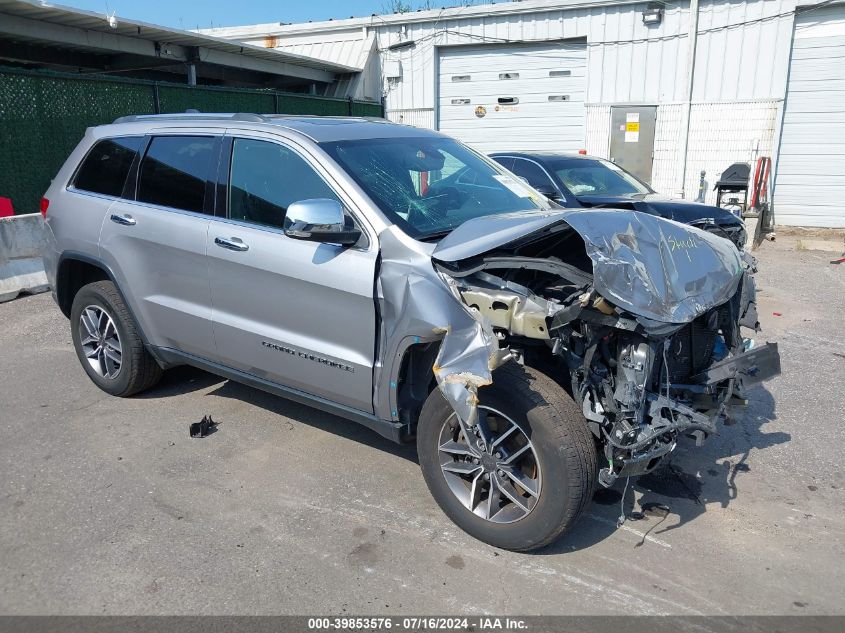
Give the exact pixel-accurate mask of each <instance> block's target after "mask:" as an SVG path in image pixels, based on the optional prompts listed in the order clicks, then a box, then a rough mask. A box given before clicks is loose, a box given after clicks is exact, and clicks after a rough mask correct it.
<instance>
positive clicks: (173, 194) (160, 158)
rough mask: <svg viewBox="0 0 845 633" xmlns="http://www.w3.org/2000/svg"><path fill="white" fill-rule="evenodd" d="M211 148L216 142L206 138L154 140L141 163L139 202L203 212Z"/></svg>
mask: <svg viewBox="0 0 845 633" xmlns="http://www.w3.org/2000/svg"><path fill="white" fill-rule="evenodd" d="M214 147H215V139H213V138H211V137H208V136H157V137H155V138H153V140H152V141H151V142H150V147H149V149H148V150H147V153H146V155H145V156H144V159H143V160H142V161H141V170H140V173H139V175H138V200H139V201H140V202H149V203H152V204H158V205H161V206H164V207H173V208H174V209H184V210H185V211H199V212H202V211H203V208H204V205H205V189H206V187H205V185H206V180H208V178H209V175H210V170H211V165H212V158H213V156H214Z"/></svg>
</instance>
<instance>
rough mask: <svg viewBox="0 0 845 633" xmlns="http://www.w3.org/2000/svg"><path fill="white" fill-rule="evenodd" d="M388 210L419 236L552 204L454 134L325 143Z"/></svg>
mask: <svg viewBox="0 0 845 633" xmlns="http://www.w3.org/2000/svg"><path fill="white" fill-rule="evenodd" d="M321 146H322V147H323V149H325V150H326V152H328V154H329V155H330V156H331V157H332V158H334V159H335V160H336V161H337V162H338V163H339V164H340V165H341V166H342V167H343V168H344V169H345V170H346V171H347V172H348V173H349V175H350V176H352V178H354V179H355V181H356V182H357V183H358V184H359V185H360V186H361V188H362V189H364V191H365V192H366V193H367V195H368V196H369V197H370V198H371V199H372V200H373V202H375V203H376V204H377V205H378V206H379V208H380V209H381V210H382V212H384V214H385V215H386V216H387V217H388V218H390V219H391V220H392V221H393V222H395V223H396V224H398V225H399V226H400V227H401V228H402V230H404V231H405V232H406V233H408V235H410V236H411V237H414V238H417V239H425V238H426V237H433V236H442V235H444V234H445V233H448V232H449V231H451V230H452V229H453V228H455V227H456V226H458V225H460V224H463V223H464V222H466V221H467V220H471V219H473V218H478V217H481V216H487V215H495V214H498V213H506V212H509V211H524V210H536V209H548V208H550V205H549V203H548V202H547V201H546V199H545V198H544V197H543V196H541V195H539V194H537V193H536V192H535V191H534V190H533V189H531V188H530V187H529V186H528V185H526V184H525V183H524V182H522V181H520V180H519V179H517V178H514V177H513V176H512V175H510V174H508V173H507V172H505V171H500V170H499V168H498V167H495V166H493V164H491V163H489V162H487V161H486V160H485V159H484V158H482V157H481V156H479V155H478V154H476V153H475V152H474V151H472V150H470V149H469V148H468V147H466V146H465V145H462V144H461V143H459V142H457V141H455V140H453V139H450V138H437V137H409V138H390V139H363V140H354V141H334V142H330V143H328V142H327V143H321Z"/></svg>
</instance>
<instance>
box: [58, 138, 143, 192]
mask: <svg viewBox="0 0 845 633" xmlns="http://www.w3.org/2000/svg"><path fill="white" fill-rule="evenodd" d="M143 141H144V139H143V137H141V136H127V137H120V138H109V139H104V140H102V141H98V142H97V143H96V144H95V145H94V147H93V148H91V151H90V152H88V155H87V156H86V157H85V160H83V161H82V165H80V167H79V171H78V172H77V173H76V178H75V179H74V182H73V186H74V187H75V188H77V189H81V190H83V191H91V192H93V193H101V194H104V195H107V196H120V194H121V193H123V185H124V184H125V183H126V176H128V175H129V169H130V168H131V167H132V161H133V160H135V156H136V155H137V154H138V151H139V150H140V149H141V143H143Z"/></svg>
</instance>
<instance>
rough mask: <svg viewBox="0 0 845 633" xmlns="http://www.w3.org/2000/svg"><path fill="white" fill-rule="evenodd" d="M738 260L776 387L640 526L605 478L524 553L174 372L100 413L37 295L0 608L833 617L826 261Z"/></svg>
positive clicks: (320, 428)
mask: <svg viewBox="0 0 845 633" xmlns="http://www.w3.org/2000/svg"><path fill="white" fill-rule="evenodd" d="M757 255H758V257H759V260H760V272H759V274H758V284H759V286H760V295H759V305H760V315H761V320H762V323H763V327H764V331H763V333H761V334H760V335H759V336H758V337H757V338H758V340H760V341H763V340H770V341H778V342H779V344H780V351H781V358H782V364H783V375H782V376H780V377H778V378H776V379H774V380H772V381H771V382H769V383H766V384H765V385H764V386H761V387H756V388H754V390H753V391H752V397H751V401H750V403H749V405H748V407H747V408H745V409H744V410H741V411H739V412H738V413H737V415H736V418H735V424H733V425H732V426H728V427H725V428H724V429H723V430H722V433H721V435H719V436H718V437H714V438H710V439H709V440H708V442H707V444H706V445H705V446H704V447H702V448H696V447H695V446H694V444H693V443H692V442H685V443H683V444H682V445H681V446H680V447H679V449H678V450H677V451H676V452H675V453H674V454H673V455H672V457H671V461H669V462H668V463H666V464H665V465H663V466H662V467H661V468H660V469H659V471H657V472H655V473H653V474H651V475H649V476H646V477H643V478H641V479H639V480H636V481H632V482H631V488H630V489H629V490H628V494H627V497H626V499H625V511H626V513H630V512H632V511H638V512H642V515H643V517H642V518H640V519H639V520H629V521H627V522H626V523H625V524H624V525H623V527H622V528H617V527H616V520H617V517H618V516H619V514H620V498H621V492H622V488H623V483H624V482H620V483H619V484H618V485H617V486H615V487H614V488H613V489H611V490H607V491H602V492H601V493H599V494H598V495H597V497H596V499H595V501H594V503H593V504H592V505H591V506H590V507H589V509H588V510H587V513H586V515H585V516H584V517H583V519H582V520H581V521H580V522H579V524H578V525H577V526H576V527H575V528H574V529H573V531H572V532H570V533H569V534H568V535H566V536H565V537H564V538H563V539H562V540H560V541H559V542H557V543H555V544H554V545H552V546H550V547H548V548H547V549H545V550H542V551H540V552H538V553H533V554H515V553H511V552H506V551H502V550H497V549H495V548H492V547H490V546H487V545H485V544H483V543H480V542H478V541H476V540H474V539H472V538H471V537H469V536H468V535H466V534H464V533H463V532H461V531H460V530H459V529H458V528H457V527H455V526H454V525H453V524H452V523H451V522H450V521H449V520H448V519H447V518H446V517H445V516H444V515H443V514H442V513H441V511H440V510H439V509H438V507H437V506H436V505H435V503H434V501H433V500H432V499H431V497H430V496H429V494H428V491H427V489H426V487H425V484H424V483H423V480H422V477H421V475H420V471H419V466H418V464H417V463H416V455H415V451H414V449H413V447H409V446H397V445H393V444H391V443H390V442H388V441H387V440H383V439H381V438H380V437H379V436H377V435H376V434H375V433H373V432H371V431H368V430H367V429H364V428H362V427H359V426H356V425H355V424H354V423H352V422H347V421H345V420H342V419H339V418H336V417H334V416H331V415H328V414H325V413H322V412H319V411H316V410H313V409H310V408H308V407H305V406H302V405H299V404H295V403H292V402H289V401H286V400H283V399H280V398H276V397H273V396H270V395H267V394H265V393H262V392H260V391H256V390H254V389H251V388H248V387H244V386H241V385H239V384H236V383H232V382H228V381H225V380H222V379H220V378H217V377H215V376H212V375H210V374H207V373H204V372H201V371H198V370H193V369H190V368H179V369H176V370H173V371H171V372H168V373H167V374H166V377H165V379H164V380H163V381H162V383H161V384H160V385H159V386H158V387H156V388H155V389H154V390H152V391H151V392H149V393H146V394H143V395H141V396H138V397H134V398H130V399H118V398H113V397H111V396H108V395H106V394H105V393H103V392H101V391H99V390H98V389H97V388H96V387H95V386H94V385H93V383H91V382H90V381H89V380H88V378H87V377H86V376H85V374H84V372H83V370H82V368H81V367H80V366H79V363H78V361H77V359H76V356H75V354H74V352H73V349H72V346H71V338H70V329H69V325H68V322H67V321H66V319H65V318H64V317H63V316H62V315H61V313H60V312H59V310H58V309H57V308H56V307H55V306H54V304H53V303H52V300H51V299H50V296H49V295H47V294H44V295H37V296H33V297H23V298H20V299H18V300H15V301H12V302H10V303H6V304H0V324H2V325H0V613H2V614H101V613H105V614H299V615H303V614H321V615H352V614H485V613H486V614H499V615H502V614H514V615H517V614H518V615H529V614H684V615H694V614H731V615H736V614H766V615H769V614H792V615H798V614H833V613H838V614H842V613H843V612H845V606H843V602H842V595H843V594H842V587H843V586H845V564H843V563H845V557H843V551H845V538H843V537H845V516H843V508H845V504H843V500H845V493H844V492H843V488H845V468H843V453H844V452H845V425H843V417H844V416H845V337H843V314H845V265H841V266H837V265H832V264H830V263H829V261H830V260H831V259H833V258H834V257H835V255H836V254H833V253H828V252H822V251H807V250H798V251H795V250H786V249H784V248H782V247H781V248H779V247H777V245H776V244H769V243H767V244H764V245H763V247H762V248H761V250H760V251H759V252H758V253H757ZM206 414H210V415H212V416H213V418H214V419H215V420H216V421H218V422H219V427H218V430H217V432H215V433H214V434H212V435H210V436H209V437H206V438H203V439H192V438H190V437H189V433H188V427H189V425H190V424H191V423H192V422H196V421H198V420H199V419H200V418H201V417H202V416H203V415H206ZM662 506H666V507H667V508H668V513H667V512H666V511H665V510H664V509H662Z"/></svg>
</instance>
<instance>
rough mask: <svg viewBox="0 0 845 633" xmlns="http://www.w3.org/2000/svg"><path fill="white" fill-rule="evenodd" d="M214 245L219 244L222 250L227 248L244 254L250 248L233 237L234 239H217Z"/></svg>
mask: <svg viewBox="0 0 845 633" xmlns="http://www.w3.org/2000/svg"><path fill="white" fill-rule="evenodd" d="M214 243H215V244H217V246H220V247H222V248H227V249H229V250H230V251H238V252H241V253H242V252H243V251H248V250H249V246H248V245H246V244H244V243H243V242H242V241H241V240H240V239H239V238H237V237H232V238H228V239H227V238H225V237H215V238H214Z"/></svg>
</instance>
